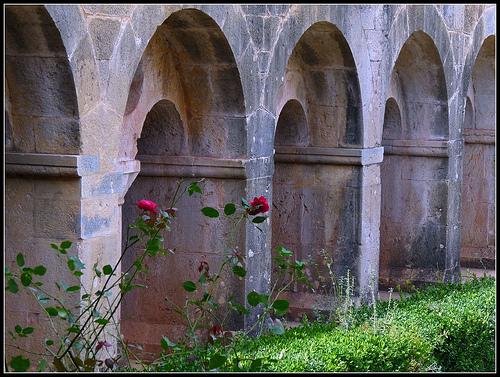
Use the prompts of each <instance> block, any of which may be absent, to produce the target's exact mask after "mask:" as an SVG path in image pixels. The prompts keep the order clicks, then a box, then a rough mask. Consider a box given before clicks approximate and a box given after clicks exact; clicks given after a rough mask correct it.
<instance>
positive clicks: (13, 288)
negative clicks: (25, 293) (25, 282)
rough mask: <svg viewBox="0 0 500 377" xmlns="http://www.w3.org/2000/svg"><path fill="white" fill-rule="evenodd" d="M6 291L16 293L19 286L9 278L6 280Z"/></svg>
mask: <svg viewBox="0 0 500 377" xmlns="http://www.w3.org/2000/svg"><path fill="white" fill-rule="evenodd" d="M5 290H6V291H10V292H12V293H17V292H18V291H19V286H18V285H17V283H16V281H15V280H14V279H12V278H11V279H9V280H8V281H7V286H6V287H5Z"/></svg>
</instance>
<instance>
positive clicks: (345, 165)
mask: <svg viewBox="0 0 500 377" xmlns="http://www.w3.org/2000/svg"><path fill="white" fill-rule="evenodd" d="M283 103H284V105H281V104H283ZM302 104H304V105H303V106H302ZM278 106H280V107H281V112H280V116H279V118H278V120H277V127H276V136H275V143H274V146H275V156H274V165H275V172H274V177H273V206H274V208H273V212H272V215H271V216H272V250H273V252H274V250H276V249H277V248H278V246H283V247H284V248H286V249H287V250H290V251H292V252H293V253H294V258H295V259H297V260H299V261H302V262H305V263H309V262H310V259H312V260H314V262H316V263H317V264H318V266H319V268H320V269H321V270H323V269H325V268H326V266H325V265H324V263H323V257H324V254H323V251H324V253H325V254H326V255H327V256H328V257H329V258H332V259H333V262H334V263H333V267H332V268H333V270H334V272H335V273H336V274H337V276H346V274H347V271H350V274H351V276H352V275H357V274H358V273H359V271H358V269H359V267H358V263H359V259H360V256H359V253H360V251H359V244H360V242H359V235H360V231H359V224H360V215H359V208H360V203H359V200H360V180H359V178H360V166H359V165H362V162H361V160H362V158H361V154H358V155H356V152H359V149H355V148H356V147H357V148H360V147H361V144H362V111H361V107H362V105H361V95H360V87H359V82H358V76H357V70H356V65H355V63H354V58H353V55H352V52H351V50H350V47H349V45H348V43H347V41H346V39H345V37H344V36H343V35H342V33H341V31H340V30H339V29H338V28H337V27H336V26H335V25H333V24H331V23H329V22H324V21H321V22H317V23H315V24H313V25H312V26H310V27H309V28H308V29H307V30H306V31H305V32H304V34H303V35H302V36H301V38H300V39H299V40H298V42H297V44H296V45H295V48H294V50H293V52H292V53H291V54H290V57H289V59H288V64H287V69H286V73H285V78H284V80H283V84H282V86H281V88H280V95H279V98H278ZM291 114H292V116H290V115H291ZM290 118H295V119H294V120H296V119H301V118H302V119H303V120H302V121H300V122H297V124H294V122H293V120H292V121H291V120H290ZM285 122H287V124H286V125H285V124H284V123H285ZM285 127H288V129H289V130H290V131H291V130H293V132H294V133H295V136H297V135H301V137H296V138H290V139H289V140H287V141H288V142H287V143H283V129H284V128H285ZM299 128H301V129H299ZM272 266H273V267H272V269H273V275H274V278H276V277H277V273H278V268H279V267H278V264H277V263H276V262H275V261H274V262H272ZM323 272H324V273H326V274H328V272H327V271H323ZM309 273H310V275H311V276H308V278H313V279H314V278H315V276H313V275H312V271H310V272H309ZM321 286H322V284H320V283H319V281H316V287H315V288H318V289H317V292H318V293H319V294H317V295H315V297H314V299H313V301H317V302H316V303H317V304H319V305H320V306H321V305H322V304H323V303H324V302H323V299H324V297H323V296H322V294H326V292H325V291H324V290H323V288H321ZM358 293H359V289H358V290H357V294H358ZM285 294H286V295H290V296H293V298H292V299H291V300H290V301H291V302H292V306H293V308H292V311H291V315H292V316H293V319H294V320H296V319H299V318H300V317H301V315H303V314H304V313H306V312H307V314H308V315H311V314H312V306H311V305H305V306H303V305H301V304H299V303H300V302H304V300H309V299H310V298H309V299H308V298H307V297H308V294H309V288H308V287H306V286H305V285H304V286H297V287H294V288H293V291H292V290H291V289H289V290H287V291H286V293H285Z"/></svg>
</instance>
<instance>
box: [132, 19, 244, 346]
mask: <svg viewBox="0 0 500 377" xmlns="http://www.w3.org/2000/svg"><path fill="white" fill-rule="evenodd" d="M238 82H239V75H238V69H237V67H236V65H235V62H234V58H233V56H232V53H231V50H230V49H229V47H228V46H227V41H225V38H224V36H223V35H222V32H221V31H220V29H219V27H218V26H217V24H215V23H214V21H213V20H212V19H210V18H209V17H207V16H206V15H205V14H204V13H202V12H200V11H198V10H183V11H180V12H177V13H174V14H173V15H172V16H170V17H169V18H168V19H167V20H166V21H165V22H164V23H163V24H162V25H161V26H160V27H159V28H158V29H157V31H156V33H155V35H154V36H153V38H152V39H151V41H150V43H149V45H148V47H147V48H146V50H145V52H144V55H143V57H142V59H141V62H140V63H139V66H138V69H137V71H136V74H135V78H134V81H133V82H132V85H131V95H130V97H129V102H128V104H127V111H126V113H127V114H126V117H125V120H124V121H125V123H126V126H127V127H130V128H131V129H135V130H136V133H134V134H131V133H129V134H128V135H127V136H128V138H129V140H127V141H126V142H127V143H129V144H130V145H134V139H135V138H136V136H135V135H138V133H139V132H140V138H138V139H137V143H136V144H137V156H136V158H137V159H138V160H139V161H140V163H141V172H140V173H139V176H138V177H137V178H136V180H135V182H134V183H133V184H132V186H131V187H130V189H129V191H128V193H127V195H126V196H125V202H124V204H123V207H122V211H123V219H124V221H123V226H124V228H123V234H126V230H127V227H128V224H130V223H132V222H133V220H134V218H135V217H136V216H137V215H138V209H137V206H136V203H137V202H138V201H140V200H142V199H148V200H152V201H154V202H155V203H157V204H158V205H159V206H160V207H161V208H164V209H166V208H170V206H171V205H172V200H173V199H174V194H175V192H176V188H177V183H178V182H181V181H183V180H186V179H188V183H189V181H192V180H193V179H194V178H197V179H201V178H206V179H207V180H206V182H205V183H204V184H202V185H201V187H202V190H203V191H204V195H203V196H202V198H194V197H193V198H183V199H182V200H181V201H179V202H178V203H177V204H176V205H175V207H177V208H179V210H178V211H177V213H176V215H177V219H176V220H175V221H174V222H173V224H172V228H171V232H164V234H162V236H163V237H164V238H165V246H166V247H168V248H170V249H172V250H177V253H176V255H167V256H165V257H158V258H156V259H154V260H151V261H150V262H148V263H146V264H145V265H144V268H145V270H147V271H148V274H141V275H140V276H139V278H138V279H137V281H138V283H139V284H143V285H146V286H148V287H151V289H147V290H146V291H144V292H141V291H138V290H137V291H134V292H131V294H130V295H128V296H126V297H125V299H124V300H123V310H124V313H127V320H126V321H124V322H123V326H122V333H123V335H124V336H125V337H127V338H129V339H135V341H136V342H139V343H140V344H145V345H146V346H145V350H146V351H147V352H160V351H161V346H160V344H159V343H158V342H155V341H152V339H153V338H154V339H156V337H157V336H158V334H170V336H173V339H177V338H178V337H179V336H182V335H183V334H184V333H185V332H186V330H187V329H186V327H185V326H184V325H182V323H183V318H182V317H181V316H180V315H179V314H177V313H175V311H174V310H173V309H174V307H173V306H172V304H167V303H166V302H165V297H168V298H169V299H171V300H172V301H174V302H175V304H176V305H179V306H181V307H182V306H183V305H184V295H185V291H184V289H183V287H182V286H181V284H180V283H182V282H184V281H186V280H192V281H197V280H198V277H199V276H198V275H199V272H198V269H197V268H198V266H199V265H200V262H201V261H207V262H208V263H209V266H211V267H212V269H213V270H215V269H217V268H218V265H219V264H220V263H221V260H222V257H223V255H224V251H225V249H226V247H227V238H228V236H229V235H230V234H231V231H232V223H231V222H229V221H226V222H224V221H223V219H216V220H210V219H208V218H205V217H204V216H203V215H202V213H201V212H200V209H201V208H203V207H205V206H210V207H214V208H223V207H224V205H225V204H226V203H229V202H232V203H235V202H239V201H240V200H241V198H242V197H245V182H244V180H242V178H244V174H243V169H242V165H241V160H238V159H235V158H236V157H241V156H242V155H243V154H244V153H245V151H246V147H245V142H244V140H245V138H244V134H243V133H242V131H244V128H243V127H244V118H243V109H244V106H243V104H242V98H243V97H242V93H241V86H240V85H238V84H237V83H238ZM152 104H154V105H152ZM146 111H148V112H147V115H146V116H144V113H145V112H146ZM143 119H144V120H143ZM141 123H143V125H142V127H141ZM130 136H133V138H130ZM125 151H126V150H125ZM126 157H129V156H127V155H126ZM130 157H131V158H133V157H134V156H133V155H132V156H130ZM191 177H192V178H193V179H190V178H191ZM195 196H196V195H195ZM193 234H196V237H193ZM235 240H236V242H235V243H234V244H233V245H231V246H232V247H235V248H236V249H239V250H243V249H244V247H245V246H244V245H245V236H244V229H241V230H240V231H239V233H238V234H237V235H236V238H235ZM124 241H125V240H124ZM138 252H139V250H131V251H130V252H129V253H128V255H127V256H126V258H125V260H124V267H125V268H128V267H129V266H130V265H131V264H132V263H133V262H134V260H135V259H136V257H137V256H138V255H139V254H138ZM176 283H177V284H176ZM243 292H244V290H243V286H242V281H241V280H240V279H238V278H237V277H236V276H234V275H232V274H230V275H228V276H224V281H223V283H222V285H221V287H220V289H219V291H218V292H217V300H218V305H219V306H220V307H221V308H224V309H226V310H227V309H228V308H227V301H228V299H229V297H230V296H233V295H236V296H240V297H243ZM239 301H241V300H239ZM240 304H243V302H240ZM151 306H153V307H155V308H158V310H151ZM224 314H225V313H223V315H224ZM232 314H233V315H231V316H229V317H228V323H227V326H228V327H230V328H234V329H242V328H243V322H242V317H241V316H239V317H237V315H236V314H237V313H236V312H233V313H232ZM138 329H140V331H138ZM148 343H150V344H148Z"/></svg>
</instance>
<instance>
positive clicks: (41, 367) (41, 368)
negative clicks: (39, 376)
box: [38, 359, 47, 372]
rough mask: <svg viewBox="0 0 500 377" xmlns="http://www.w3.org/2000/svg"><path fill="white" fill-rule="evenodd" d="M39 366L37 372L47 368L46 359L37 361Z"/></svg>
mask: <svg viewBox="0 0 500 377" xmlns="http://www.w3.org/2000/svg"><path fill="white" fill-rule="evenodd" d="M39 363H40V366H39V367H38V372H45V369H46V368H47V360H45V359H42V360H40V361H39Z"/></svg>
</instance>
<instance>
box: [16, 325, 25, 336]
mask: <svg viewBox="0 0 500 377" xmlns="http://www.w3.org/2000/svg"><path fill="white" fill-rule="evenodd" d="M14 331H15V332H17V333H18V334H20V333H21V331H23V328H22V327H21V326H19V325H16V326H14Z"/></svg>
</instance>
